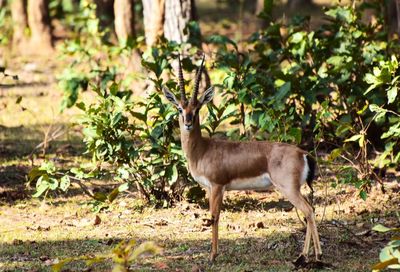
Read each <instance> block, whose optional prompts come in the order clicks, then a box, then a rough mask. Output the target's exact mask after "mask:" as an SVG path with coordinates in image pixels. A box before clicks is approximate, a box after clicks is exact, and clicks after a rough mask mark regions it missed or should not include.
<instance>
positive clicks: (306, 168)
mask: <svg viewBox="0 0 400 272" xmlns="http://www.w3.org/2000/svg"><path fill="white" fill-rule="evenodd" d="M303 158H304V169H303V173H301V181H300V184H302V185H303V184H304V183H305V182H306V179H307V176H308V172H309V171H310V167H309V166H308V161H307V155H306V154H304V155H303Z"/></svg>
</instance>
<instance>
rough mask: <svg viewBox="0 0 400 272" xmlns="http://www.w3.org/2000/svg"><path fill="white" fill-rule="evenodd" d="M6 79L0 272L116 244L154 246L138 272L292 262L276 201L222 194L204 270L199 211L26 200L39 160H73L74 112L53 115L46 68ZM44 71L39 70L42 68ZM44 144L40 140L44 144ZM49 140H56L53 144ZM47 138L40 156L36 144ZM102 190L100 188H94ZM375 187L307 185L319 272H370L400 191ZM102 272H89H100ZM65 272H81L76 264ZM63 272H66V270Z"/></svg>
mask: <svg viewBox="0 0 400 272" xmlns="http://www.w3.org/2000/svg"><path fill="white" fill-rule="evenodd" d="M18 63H19V64H18V65H14V66H13V65H10V66H9V67H10V69H9V70H8V72H9V73H15V74H18V75H19V77H20V80H19V81H18V82H13V81H12V80H11V79H3V81H2V84H3V85H2V88H1V89H0V96H1V99H0V124H1V127H0V270H1V271H48V270H50V269H51V265H52V264H54V263H56V262H58V261H60V260H62V259H64V258H67V257H74V256H81V255H89V256H94V255H96V254H105V253H107V252H110V251H111V250H112V248H113V247H115V246H116V244H118V242H119V241H121V240H130V239H135V240H137V241H138V242H143V241H154V242H156V244H157V245H159V246H161V247H162V248H163V253H162V254H161V255H158V256H150V257H146V258H144V259H142V260H140V261H139V262H138V264H135V265H134V267H133V268H134V269H135V270H137V271H159V270H164V271H288V270H291V269H293V265H292V263H291V261H292V260H293V259H295V258H296V256H297V255H298V254H299V253H300V252H301V249H302V244H303V240H304V236H305V228H304V227H303V225H302V224H301V223H300V221H299V219H298V216H297V214H296V210H295V209H293V207H292V206H291V204H290V203H289V202H287V201H286V200H284V199H283V198H282V197H281V196H280V195H279V193H277V192H276V191H273V190H272V191H271V192H268V193H250V192H241V193H235V192H229V193H227V196H226V199H225V202H224V207H223V212H222V216H221V221H220V222H221V223H220V255H219V257H218V258H217V260H216V262H215V264H214V265H212V266H210V265H209V264H208V262H207V260H208V252H209V249H210V236H211V229H210V228H208V227H205V226H203V225H202V224H203V219H204V218H209V215H208V212H207V206H208V205H207V204H206V202H205V201H204V203H200V204H191V203H187V202H182V203H178V204H177V205H176V206H175V207H173V208H169V209H155V208H154V207H149V206H146V205H144V204H143V202H142V201H141V200H140V199H139V198H138V197H137V195H136V194H135V193H134V192H131V193H129V194H126V195H123V196H121V197H119V198H118V199H117V201H116V202H115V203H113V204H112V205H111V206H109V207H108V209H105V210H102V211H101V212H99V213H94V212H93V211H92V206H91V199H90V198H89V197H87V196H86V195H83V194H82V192H81V190H79V189H78V188H75V187H73V188H72V189H71V190H69V192H68V193H67V194H62V195H51V196H49V197H48V198H47V199H46V201H41V200H39V199H35V198H32V197H31V195H32V192H33V190H32V189H31V188H28V187H27V186H26V175H27V173H28V171H29V169H30V168H31V167H32V166H33V165H39V164H40V162H41V161H43V152H44V153H45V155H46V158H47V159H51V160H53V161H54V162H55V163H56V164H58V165H60V166H62V167H68V166H69V165H73V164H74V163H77V162H80V161H82V160H87V158H84V157H81V156H80V154H82V150H83V145H82V141H81V134H80V130H79V128H77V127H74V126H72V125H71V124H72V123H73V119H74V116H76V114H77V111H76V110H67V111H65V112H63V113H60V112H59V105H60V101H61V92H60V91H59V90H58V89H57V86H56V81H55V79H54V76H53V73H52V71H53V70H57V69H59V67H57V65H53V64H50V65H48V63H51V62H48V61H46V60H37V61H34V62H32V61H28V60H20V61H19V62H18ZM43 67H44V68H43ZM46 135H47V136H46ZM52 135H53V136H57V137H55V139H53V140H52ZM46 137H47V140H48V145H47V147H46V149H45V150H43V147H42V146H40V144H41V143H42V142H43V141H44V139H45V138H46ZM91 187H92V188H93V189H94V190H97V189H100V190H107V188H110V184H109V183H107V182H106V181H96V182H93V183H92V185H91ZM385 187H386V190H387V191H386V193H385V194H383V193H382V192H381V190H380V189H379V188H378V187H376V186H374V187H373V188H372V191H371V192H370V193H369V197H368V199H367V200H366V201H363V200H361V199H360V198H359V197H358V196H357V191H356V189H355V188H354V187H350V186H346V185H341V186H338V187H336V188H333V187H332V186H331V184H330V182H328V181H324V180H322V179H321V178H319V179H318V180H317V181H316V184H315V189H316V194H315V208H316V214H317V222H318V229H319V231H320V235H321V243H322V248H323V252H324V259H323V260H324V262H325V263H326V264H327V266H326V267H325V268H324V269H322V271H369V270H370V268H371V266H372V264H374V263H375V262H377V261H378V256H379V251H380V249H381V248H382V247H383V246H384V245H385V244H386V243H387V242H388V240H389V236H388V235H381V234H377V233H375V232H373V231H371V228H372V227H373V226H374V225H376V224H378V223H381V224H385V225H387V226H396V225H398V224H399V214H398V207H399V205H400V194H399V191H400V188H399V185H398V183H397V182H387V183H386V184H385ZM110 266H111V262H106V263H104V264H101V265H96V266H94V268H92V270H91V271H107V270H109V269H110ZM67 268H68V269H69V271H78V270H80V271H89V270H87V269H85V265H84V264H83V263H82V262H80V263H79V262H76V263H73V264H71V265H69V266H67ZM67 271H68V270H67Z"/></svg>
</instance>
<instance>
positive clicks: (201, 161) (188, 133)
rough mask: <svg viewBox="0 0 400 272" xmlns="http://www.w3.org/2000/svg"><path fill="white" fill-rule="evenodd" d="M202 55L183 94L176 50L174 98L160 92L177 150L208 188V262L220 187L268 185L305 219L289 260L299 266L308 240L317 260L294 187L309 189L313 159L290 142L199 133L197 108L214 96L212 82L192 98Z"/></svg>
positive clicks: (305, 206)
mask: <svg viewBox="0 0 400 272" xmlns="http://www.w3.org/2000/svg"><path fill="white" fill-rule="evenodd" d="M204 59H205V55H204V54H203V58H202V61H201V64H200V66H199V67H198V68H197V71H196V76H195V82H194V85H193V94H192V97H191V98H190V99H189V100H188V99H187V97H186V92H185V81H184V78H183V72H182V64H181V58H180V54H178V63H179V65H178V81H179V82H178V83H179V90H180V99H179V100H178V99H177V97H176V96H175V95H174V94H173V93H172V92H171V91H170V90H169V89H168V87H166V86H163V87H162V89H163V93H164V95H165V97H166V98H167V100H168V101H169V102H171V103H172V104H173V105H174V106H175V107H176V108H177V109H178V111H179V128H180V139H181V145H182V149H183V151H184V154H185V157H186V160H187V162H188V170H189V172H190V174H191V175H192V177H193V179H194V180H195V181H196V182H197V183H199V184H200V185H201V186H202V187H205V188H206V189H207V190H208V196H209V208H210V213H211V220H210V221H209V223H210V225H211V226H212V241H211V252H210V256H209V261H210V263H213V262H214V260H215V258H216V257H217V255H218V224H219V218H220V213H221V206H222V201H223V196H224V192H225V191H229V190H265V189H267V188H269V187H271V186H274V187H275V188H276V189H277V190H278V191H279V192H280V193H281V194H282V195H283V196H284V197H285V198H287V199H288V200H289V201H290V202H291V203H292V204H293V206H294V207H295V208H296V209H298V210H300V211H301V212H302V213H303V214H304V216H305V220H306V227H307V229H306V235H305V241H304V247H303V251H302V253H301V254H300V255H299V257H298V258H297V259H296V260H295V261H294V262H293V263H294V265H295V266H302V265H304V264H306V263H307V261H308V253H309V251H310V243H311V238H312V240H313V243H314V254H315V259H316V261H317V262H318V263H321V257H322V250H321V245H320V240H319V234H318V230H317V226H316V221H315V213H314V209H313V207H312V206H311V204H310V203H309V202H308V201H307V199H306V198H305V197H304V196H303V195H302V193H301V191H300V187H301V186H302V185H303V184H305V183H307V184H308V186H309V187H310V188H311V190H312V184H311V183H312V181H313V179H314V175H315V160H314V158H313V157H312V156H311V155H310V154H309V153H308V152H306V151H304V150H302V149H300V148H299V147H297V146H295V145H290V144H286V143H280V142H268V141H229V140H222V139H214V138H207V137H203V136H202V134H201V129H200V118H199V111H200V108H201V107H202V106H204V105H206V104H207V103H209V102H210V101H212V99H213V96H214V86H211V87H209V88H208V89H206V90H205V91H204V92H203V93H202V95H201V96H200V98H198V97H197V96H198V92H199V83H200V81H201V75H202V72H203V68H204Z"/></svg>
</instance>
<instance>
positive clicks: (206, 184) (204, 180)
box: [193, 176, 211, 188]
mask: <svg viewBox="0 0 400 272" xmlns="http://www.w3.org/2000/svg"><path fill="white" fill-rule="evenodd" d="M193 178H194V180H195V181H196V182H197V183H198V184H200V185H201V186H203V187H206V188H211V183H210V181H209V180H208V179H207V178H205V177H203V176H199V177H195V176H193Z"/></svg>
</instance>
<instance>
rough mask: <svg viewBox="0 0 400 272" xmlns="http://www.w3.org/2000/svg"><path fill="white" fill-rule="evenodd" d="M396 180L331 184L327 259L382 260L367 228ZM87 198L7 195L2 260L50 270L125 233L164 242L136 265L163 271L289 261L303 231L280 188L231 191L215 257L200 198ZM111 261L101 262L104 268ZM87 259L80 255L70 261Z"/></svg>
mask: <svg viewBox="0 0 400 272" xmlns="http://www.w3.org/2000/svg"><path fill="white" fill-rule="evenodd" d="M323 186H324V185H323V184H322V183H319V184H318V186H317V191H318V194H317V198H316V200H317V201H321V200H324V196H323V193H322V192H323ZM396 190H398V189H397V188H395V187H393V188H391V187H389V190H388V193H387V194H385V195H382V194H381V193H379V192H377V190H374V192H373V193H372V196H371V197H370V198H369V199H368V200H367V201H365V202H364V201H362V200H358V199H357V198H355V197H354V193H355V192H354V190H353V189H351V188H341V189H340V191H337V189H329V192H328V196H327V198H326V200H327V201H328V202H330V203H331V204H329V205H328V206H326V213H325V220H324V222H323V223H320V224H319V231H320V234H321V241H322V248H323V251H324V256H325V258H324V262H326V263H329V264H330V265H332V266H333V270H334V271H369V270H370V267H371V265H372V264H373V263H374V262H376V261H377V259H376V258H377V256H378V252H379V248H380V247H381V246H382V244H383V243H384V240H385V239H384V238H385V237H384V236H380V235H377V234H374V233H371V232H370V231H369V230H370V229H371V226H372V225H373V224H374V223H377V222H380V223H383V224H387V225H393V223H394V221H395V220H396V218H395V210H396V207H398V205H399V204H400V199H399V197H398V194H397V195H396ZM389 196H391V197H392V199H390V197H389ZM88 200H89V199H88V198H87V197H86V196H82V195H75V196H70V197H65V196H59V197H53V198H51V199H49V200H48V201H47V202H46V203H44V202H40V201H39V200H37V199H29V198H28V199H25V200H18V201H15V202H10V203H3V205H2V206H1V208H0V215H1V221H0V229H1V232H0V234H1V239H0V244H1V246H0V256H1V257H0V269H2V270H3V271H26V270H29V269H30V270H32V269H33V270H34V271H35V269H36V271H47V270H49V269H50V267H49V265H50V264H52V263H53V262H55V261H56V260H60V259H63V258H67V257H72V256H81V255H95V254H100V253H107V252H109V251H110V250H111V249H112V248H113V247H114V246H115V245H116V244H117V243H118V242H119V241H120V240H129V239H136V240H137V241H139V242H142V241H147V240H151V241H155V242H156V243H157V244H158V245H159V246H161V247H162V248H163V249H164V253H163V254H162V255H160V256H155V257H148V258H146V259H143V260H141V261H140V263H139V264H140V265H139V264H137V265H136V267H137V269H138V270H140V271H155V270H157V267H160V265H161V264H162V266H161V267H165V270H166V271H191V270H192V269H196V267H198V268H200V269H205V270H206V271H288V270H290V269H292V265H291V262H290V261H291V260H292V259H294V258H295V257H296V256H297V254H298V253H299V252H300V251H301V247H302V243H303V239H304V235H305V229H304V228H303V226H302V225H301V224H300V222H299V220H298V218H297V215H296V212H295V210H294V209H293V208H292V207H291V205H290V204H289V203H288V202H286V201H285V200H283V199H281V197H280V195H279V194H278V193H276V192H273V191H272V192H269V193H257V194H245V193H229V194H228V196H227V198H226V200H225V205H224V210H223V212H222V217H221V224H220V250H221V252H220V256H219V257H218V258H217V261H216V263H215V264H214V265H213V266H210V265H209V264H208V263H207V258H208V251H209V248H210V239H209V238H210V235H211V234H210V228H208V227H204V226H202V218H208V217H209V215H208V213H207V210H206V209H205V208H204V207H202V206H200V205H199V204H190V203H185V202H183V203H179V204H178V205H177V206H176V207H174V208H170V209H154V208H152V207H148V206H143V204H142V203H141V201H140V200H138V199H137V198H135V195H134V194H133V195H130V196H124V197H121V198H119V199H118V200H117V202H116V203H115V204H113V205H112V206H110V207H109V209H107V210H104V211H102V212H100V213H99V214H97V215H96V214H94V213H92V212H91V211H90V206H88V205H87V203H88ZM246 203H248V205H246ZM396 205H397V206H396ZM381 207H385V209H382V208H381ZM323 209H324V203H322V202H321V203H318V204H317V205H316V213H317V221H320V220H321V215H322V213H323ZM96 216H98V217H100V219H101V222H100V223H99V224H95V217H96ZM260 222H261V223H262V224H260ZM335 222H338V223H335ZM371 222H374V223H371ZM257 225H258V227H257ZM110 265H111V264H110V263H105V264H102V265H100V266H97V267H95V270H96V271H107V270H108V269H109V268H110ZM83 267H84V266H83V264H82V263H74V264H72V265H71V266H70V267H69V268H70V269H73V271H76V270H79V269H83ZM327 270H332V268H330V269H327ZM322 271H324V270H322Z"/></svg>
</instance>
